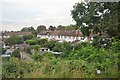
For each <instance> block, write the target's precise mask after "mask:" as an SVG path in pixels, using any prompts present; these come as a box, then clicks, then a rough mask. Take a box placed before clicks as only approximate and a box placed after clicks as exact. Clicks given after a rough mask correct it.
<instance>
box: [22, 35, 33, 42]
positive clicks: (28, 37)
mask: <svg viewBox="0 0 120 80" xmlns="http://www.w3.org/2000/svg"><path fill="white" fill-rule="evenodd" d="M33 38H35V36H34V35H33V34H30V35H24V36H22V39H23V40H24V41H26V40H29V39H33Z"/></svg>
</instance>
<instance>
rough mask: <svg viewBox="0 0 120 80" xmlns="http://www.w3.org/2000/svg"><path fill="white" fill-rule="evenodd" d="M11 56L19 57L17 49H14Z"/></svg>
mask: <svg viewBox="0 0 120 80" xmlns="http://www.w3.org/2000/svg"><path fill="white" fill-rule="evenodd" d="M11 56H12V57H17V58H20V57H21V54H20V51H19V50H18V49H16V50H14V51H13V53H12V55H11Z"/></svg>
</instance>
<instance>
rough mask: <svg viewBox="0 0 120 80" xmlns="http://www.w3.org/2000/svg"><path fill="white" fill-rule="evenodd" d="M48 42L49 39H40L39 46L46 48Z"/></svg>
mask: <svg viewBox="0 0 120 80" xmlns="http://www.w3.org/2000/svg"><path fill="white" fill-rule="evenodd" d="M47 42H48V40H47V39H38V44H39V45H41V46H42V47H44V45H45V43H47Z"/></svg>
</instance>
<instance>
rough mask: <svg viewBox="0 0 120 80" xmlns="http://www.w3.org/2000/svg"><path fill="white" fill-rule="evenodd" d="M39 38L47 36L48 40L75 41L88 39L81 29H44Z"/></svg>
mask: <svg viewBox="0 0 120 80" xmlns="http://www.w3.org/2000/svg"><path fill="white" fill-rule="evenodd" d="M37 37H38V38H47V39H48V40H57V41H66V42H74V41H81V42H85V41H87V40H88V38H87V37H84V36H83V34H82V32H81V31H80V30H55V31H42V32H40V33H39V34H38V35H37Z"/></svg>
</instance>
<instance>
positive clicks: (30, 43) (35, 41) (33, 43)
mask: <svg viewBox="0 0 120 80" xmlns="http://www.w3.org/2000/svg"><path fill="white" fill-rule="evenodd" d="M26 43H27V44H29V45H35V44H37V40H36V39H32V40H27V41H26Z"/></svg>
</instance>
